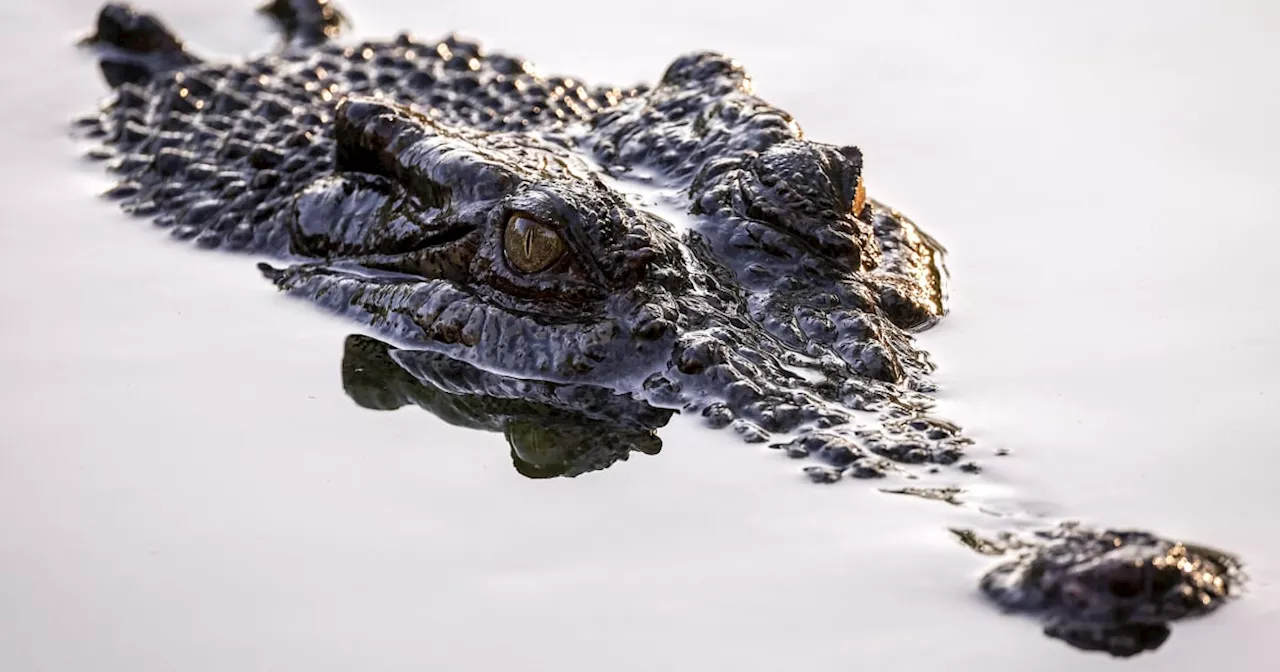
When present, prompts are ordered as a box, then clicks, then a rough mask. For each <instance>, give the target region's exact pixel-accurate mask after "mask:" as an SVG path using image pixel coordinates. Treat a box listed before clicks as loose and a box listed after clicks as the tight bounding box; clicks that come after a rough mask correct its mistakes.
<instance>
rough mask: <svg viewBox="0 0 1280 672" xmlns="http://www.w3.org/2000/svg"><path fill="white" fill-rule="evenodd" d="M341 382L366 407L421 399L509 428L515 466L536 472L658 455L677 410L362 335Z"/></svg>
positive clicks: (486, 426) (454, 419) (432, 408)
mask: <svg viewBox="0 0 1280 672" xmlns="http://www.w3.org/2000/svg"><path fill="white" fill-rule="evenodd" d="M342 387H343V389H344V390H346V393H347V395H348V396H350V397H351V398H352V400H354V401H355V402H356V403H357V404H360V405H361V406H363V407H365V408H370V409H374V410H393V409H397V408H400V407H401V406H405V405H407V404H416V405H417V406H419V407H421V408H422V409H424V410H426V411H429V412H430V413H431V414H432V415H435V416H436V417H438V418H440V419H441V420H444V421H445V422H447V423H449V424H451V425H457V426H459V427H469V428H472V429H481V430H485V431H490V432H502V434H503V436H505V437H506V439H507V443H509V444H510V445H511V461H512V463H513V464H514V466H515V468H516V471H519V472H520V473H521V474H523V475H525V476H528V477H529V478H551V477H554V476H569V477H572V476H577V475H579V474H582V473H585V472H588V471H595V470H597V469H604V468H606V467H608V466H610V465H612V464H614V463H615V462H617V461H619V460H625V459H627V457H628V455H630V454H631V453H632V452H633V451H634V452H640V453H644V454H646V455H654V454H657V453H658V451H660V450H661V449H662V441H661V439H659V438H658V435H657V433H656V430H657V429H658V428H659V427H662V426H663V425H665V424H667V421H668V420H669V419H670V418H671V414H672V411H670V410H662V409H657V408H654V407H652V406H650V405H648V404H646V403H644V402H642V401H637V400H635V399H633V398H631V397H629V396H625V395H620V394H617V393H615V392H613V391H612V390H607V389H605V388H602V387H594V386H590V385H569V384H555V383H547V382H541V381H532V380H521V379H518V378H509V377H507V376H502V375H498V374H494V373H489V372H487V371H482V370H480V369H478V368H476V367H474V366H471V365H470V364H466V363H464V362H460V361H458V360H455V359H450V358H449V357H446V356H444V355H441V354H438V353H434V352H429V351H425V350H401V349H398V348H395V347H393V346H391V345H389V344H387V343H383V342H382V341H379V340H377V339H374V338H369V337H367V336H360V335H351V336H348V337H347V340H346V343H345V345H344V347H343V354H342Z"/></svg>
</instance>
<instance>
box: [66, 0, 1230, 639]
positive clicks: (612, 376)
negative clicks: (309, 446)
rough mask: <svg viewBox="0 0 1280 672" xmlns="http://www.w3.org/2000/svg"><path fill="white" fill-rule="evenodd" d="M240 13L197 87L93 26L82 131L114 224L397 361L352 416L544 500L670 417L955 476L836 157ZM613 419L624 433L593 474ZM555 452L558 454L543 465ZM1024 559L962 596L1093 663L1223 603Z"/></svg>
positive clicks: (524, 76)
mask: <svg viewBox="0 0 1280 672" xmlns="http://www.w3.org/2000/svg"><path fill="white" fill-rule="evenodd" d="M265 9H266V10H267V11H268V13H270V14H271V15H273V16H274V17H275V18H276V19H277V20H278V21H279V23H280V25H281V27H282V28H283V29H284V33H285V43H284V44H283V45H282V46H281V47H280V48H279V49H278V50H276V51H274V52H272V53H269V54H267V55H264V56H259V57H255V58H251V59H249V60H246V61H243V62H237V63H206V62H204V61H202V60H201V59H200V58H199V57H198V56H197V55H194V54H193V53H191V52H190V51H189V50H187V49H186V47H185V46H184V45H183V44H182V42H181V40H179V39H178V38H177V37H175V36H174V35H173V34H172V33H171V32H170V31H169V30H168V29H167V28H165V27H164V25H163V24H162V23H160V22H159V21H158V20H156V19H154V18H153V17H150V16H149V15H146V14H141V13H139V12H136V11H135V10H133V9H131V8H129V7H126V6H122V5H108V6H107V7H106V8H104V10H103V11H102V13H101V14H100V16H99V21H98V26H97V32H96V34H95V35H94V36H93V37H91V38H90V40H89V41H90V42H91V43H93V44H94V45H96V47H97V48H98V49H99V51H100V53H101V55H102V58H101V61H100V63H101V66H102V69H103V73H104V75H105V77H106V79H107V81H108V82H109V83H110V84H111V85H112V87H113V88H114V93H113V95H112V97H111V98H110V99H108V101H107V102H106V103H105V104H104V105H103V107H102V108H101V110H100V112H99V113H98V114H96V115H93V116H92V117H90V118H88V119H86V120H84V121H83V122H82V125H83V126H84V127H85V129H86V131H87V133H88V135H90V136H92V137H95V138H98V139H99V140H100V145H99V147H98V148H97V149H95V150H94V154H95V155H96V156H98V157H99V158H101V159H104V160H106V161H108V166H109V168H110V169H111V170H112V171H113V172H115V173H116V174H118V175H119V176H120V178H121V181H120V182H119V184H118V185H117V186H116V187H114V188H113V189H112V190H110V192H109V193H110V195H111V196H113V197H115V198H119V199H121V200H122V201H123V206H124V207H125V209H126V210H128V211H131V212H134V213H136V214H139V215H144V216H149V217H152V218H153V219H154V221H155V222H156V223H157V224H159V225H162V226H165V227H169V228H170V229H171V230H172V232H173V234H174V235H175V236H177V237H179V238H187V239H191V240H193V241H194V242H195V243H196V244H197V245H200V246H203V247H209V248H222V249H228V250H235V251H243V252H250V253H254V254H258V255H263V256H267V257H269V258H272V259H274V260H276V262H277V263H283V264H284V265H282V266H269V265H264V266H263V270H264V273H265V274H266V275H267V277H268V278H269V279H271V280H272V281H273V282H275V283H276V285H278V286H279V287H280V288H282V289H284V290H286V291H288V292H290V293H292V294H295V295H298V296H301V297H304V298H306V299H308V300H311V301H314V302H316V303H318V304H320V305H322V306H324V307H326V308H328V309H330V310H333V311H335V312H339V313H342V314H345V315H348V316H350V317H352V318H354V319H356V320H358V321H360V322H362V323H365V324H368V325H371V326H373V327H375V328H377V329H378V330H379V331H380V332H381V333H383V334H385V335H386V336H387V337H388V338H391V339H393V340H395V341H396V343H397V345H399V346H401V347H400V348H399V349H395V350H394V351H393V349H392V348H390V346H380V345H376V344H371V343H369V342H363V341H361V342H358V343H357V344H356V346H358V347H354V348H352V347H349V349H348V356H349V357H354V358H355V359H354V360H353V361H360V362H366V361H367V362H368V366H367V367H365V366H361V367H360V368H359V371H355V370H354V369H353V370H352V371H353V376H354V378H351V379H350V380H348V378H347V376H346V373H347V371H348V369H347V368H346V367H345V365H344V381H347V382H351V381H355V382H352V383H351V384H349V385H348V391H349V392H351V393H352V396H353V398H355V399H356V400H357V401H358V402H360V403H362V405H366V406H370V407H395V406H398V405H400V404H403V403H407V401H410V400H412V401H414V402H415V403H419V404H420V405H422V406H423V407H424V408H429V409H431V410H433V411H434V412H438V413H442V417H444V416H447V419H451V420H450V421H457V422H460V423H462V424H470V425H473V426H481V427H487V428H491V429H500V430H501V431H504V432H505V433H507V435H508V438H509V440H511V442H512V447H513V451H514V454H515V456H516V457H517V458H518V459H517V466H520V465H521V464H522V463H523V464H524V465H526V467H528V468H529V469H530V471H531V472H532V473H538V474H542V475H557V474H564V475H573V474H575V473H580V472H581V471H584V470H588V469H591V468H599V467H601V466H607V464H609V463H610V462H612V461H613V460H614V459H618V457H620V456H625V454H626V453H627V452H628V450H632V449H634V450H640V451H642V452H656V450H657V444H656V443H655V442H654V441H655V440H656V437H653V435H652V431H653V429H655V428H656V427H658V426H661V424H663V423H664V422H665V421H666V417H667V416H668V415H669V414H670V412H671V411H675V410H678V411H680V412H684V413H697V414H700V415H701V416H703V417H704V418H705V419H706V422H707V423H708V424H710V425H712V426H715V427H724V426H731V427H732V428H733V429H734V430H735V431H737V432H738V433H739V434H740V435H741V436H742V437H743V438H744V439H746V440H748V441H753V442H763V441H768V440H770V438H771V437H772V436H774V435H779V434H784V433H785V434H787V436H786V437H785V438H786V439H787V440H786V441H782V440H779V441H778V443H777V444H776V445H777V446H778V447H779V448H781V449H784V450H785V451H786V453H787V454H788V455H791V456H793V457H804V458H812V459H814V460H817V461H819V462H821V465H820V466H817V467H813V468H812V469H813V470H812V471H811V475H813V476H814V478H815V480H822V481H827V482H830V481H835V480H839V479H841V478H844V477H858V478H874V477H878V476H882V475H884V473H885V472H886V471H889V470H902V469H906V470H908V471H910V470H912V469H916V470H918V471H920V472H922V473H923V472H928V471H932V470H937V469H941V468H945V467H947V466H948V465H958V466H959V467H960V468H963V469H964V470H966V471H976V470H977V467H976V465H973V464H972V463H968V462H964V460H963V455H964V449H965V447H966V445H967V444H968V440H967V439H966V438H965V437H963V436H962V435H961V434H960V433H959V430H958V428H956V427H955V426H954V425H951V424H949V423H946V422H943V421H940V420H937V419H933V418H930V417H928V415H927V409H928V407H929V405H930V401H929V398H928V396H927V395H928V393H929V392H931V391H932V385H931V383H930V382H929V380H928V374H929V372H930V370H931V368H932V367H931V364H930V363H929V361H928V359H927V357H926V355H925V354H924V353H923V352H921V351H920V350H918V349H917V348H916V347H915V345H914V343H913V341H912V338H911V336H910V332H911V331H913V330H918V329H922V328H926V327H928V326H930V325H931V324H933V323H934V322H935V321H936V320H937V319H939V318H940V317H941V316H942V315H943V313H944V312H945V270H944V269H943V266H942V248H941V247H940V246H939V245H938V244H937V243H936V242H934V241H933V240H932V239H931V238H929V237H928V236H927V235H925V234H924V233H923V232H921V231H920V230H919V229H918V228H917V227H916V226H915V225H914V224H913V223H912V222H911V221H910V220H908V219H907V218H906V217H904V216H902V215H901V214H900V213H898V212H896V211H894V210H892V209H891V208H888V207H887V206H885V205H883V204H880V203H878V202H876V201H874V200H872V199H869V198H868V197H867V195H866V188H865V185H864V183H863V161H862V155H861V152H859V150H857V149H856V148H855V147H850V146H836V145H828V144H823V143H818V142H814V141H811V140H810V139H808V138H806V137H805V136H804V134H803V133H802V131H801V130H800V127H799V126H798V124H796V123H795V121H794V120H793V119H792V118H791V116H790V115H789V114H787V113H786V112H785V111H783V110H780V109H778V108H776V107H774V106H772V105H769V104H768V103H767V102H765V101H763V100H761V99H759V98H757V97H755V96H754V95H753V94H752V91H751V82H750V79H749V77H748V76H747V74H746V73H745V71H744V70H743V69H742V67H741V66H740V65H739V64H738V63H737V62H735V61H733V60H732V59H730V58H727V57H725V56H722V55H719V54H714V53H707V52H703V53H694V54H690V55H686V56H683V57H681V58H678V59H677V60H675V61H674V62H673V63H671V65H670V66H669V67H668V68H667V69H666V71H665V73H664V74H663V76H662V78H661V79H660V80H659V82H658V83H657V84H656V85H655V86H654V87H652V88H648V87H636V88H632V89H626V90H622V89H615V88H607V87H594V86H590V85H587V84H585V83H583V82H580V81H577V80H574V79H571V78H565V77H548V76H542V75H539V74H537V73H536V72H535V71H534V69H533V68H532V66H530V65H529V64H528V63H526V62H525V61H523V60H521V59H518V58H513V57H509V56H505V55H501V54H489V53H485V52H484V51H483V50H482V49H481V48H480V46H479V45H477V44H475V43H472V42H469V41H465V40H461V39H458V38H454V37H450V38H447V39H445V40H443V41H440V42H422V41H418V40H415V39H413V38H411V37H409V36H407V35H403V36H400V37H397V38H395V39H394V40H390V41H382V42H366V43H362V44H349V45H348V44H337V43H335V42H333V41H332V38H334V37H335V36H336V35H337V33H338V31H339V29H340V27H341V25H342V19H341V15H340V14H339V13H338V12H336V11H335V10H334V8H333V7H332V6H331V5H330V4H328V3H327V2H325V1H323V0H276V1H275V2H274V3H272V4H270V5H268V6H267V7H266V8H265ZM663 213H675V215H674V216H671V215H664V214H663ZM415 351H417V352H415ZM353 353H354V354H353ZM367 371H372V372H374V374H369V375H373V376H374V377H373V379H372V380H375V381H377V382H378V385H369V384H366V383H367V382H368V381H369V380H370V378H368V376H366V372H367ZM357 373H358V374H359V375H355V374H357ZM375 374H376V375H375ZM362 376H364V377H362ZM360 381H365V382H360ZM391 381H395V382H394V383H393V382H391ZM379 385H381V389H384V390H386V391H388V392H387V393H386V395H385V396H384V395H383V394H381V393H377V392H375V391H374V390H377V389H380V388H379ZM395 390H398V392H394V393H393V392H392V391H395ZM459 395H461V396H459ZM494 398H499V399H501V401H497V402H495V401H492V399H494ZM478 399H479V400H481V401H477V400H478ZM441 409H445V410H443V411H442V410H441ZM494 409H497V410H494ZM538 409H550V410H545V411H544V410H538ZM602 409H603V410H602ZM609 409H615V410H609ZM617 409H621V410H617ZM482 410H483V411H484V412H483V413H481V411H482ZM605 411H608V412H605ZM664 413H665V415H664ZM482 416H483V417H485V418H498V419H497V420H492V421H491V420H486V419H482ZM530 417H532V418H542V419H544V420H545V419H548V418H552V419H554V422H556V423H559V424H560V425H562V426H563V427H565V428H567V429H566V431H565V432H562V433H561V434H560V435H556V436H551V437H550V438H547V435H546V434H545V433H541V432H538V431H533V430H532V429H531V428H532V427H534V426H535V425H537V424H538V423H536V422H534V423H531V422H529V421H528V420H527V418H530ZM620 419H621V420H622V422H621V426H622V427H623V429H624V431H622V432H621V434H622V435H624V436H625V437H628V438H626V439H625V440H621V441H619V442H618V443H616V444H614V445H610V446H609V448H611V450H605V451H595V450H592V449H590V448H591V446H590V445H589V444H590V440H591V437H593V436H609V435H607V434H606V433H604V432H602V431H600V429H599V428H600V427H601V426H602V425H601V424H600V423H602V422H604V423H606V424H608V423H612V425H611V426H614V427H615V428H616V427H618V426H620V425H619V422H620ZM576 428H582V429H581V430H580V431H579V430H578V429H576ZM618 435H619V432H617V431H615V432H614V433H613V434H612V436H614V437H616V436H618ZM553 443H560V444H564V445H569V446H570V447H571V448H572V450H568V451H567V453H566V454H567V455H568V456H560V457H555V458H554V459H551V458H546V457H545V451H544V450H542V448H544V447H545V446H547V445H549V444H553ZM619 446H621V447H622V448H621V449H620V450H619V449H618V447H619ZM579 448H581V449H579ZM522 451H523V452H522ZM583 455H585V456H588V457H585V458H583V457H581V456H583ZM529 465H533V466H529ZM547 465H553V466H550V467H549V466H547ZM987 547H988V548H992V547H993V546H991V545H988V546H987ZM1175 547H1176V548H1181V549H1182V550H1181V551H1179V552H1180V553H1182V555H1178V556H1177V559H1176V560H1175V561H1174V562H1173V564H1172V565H1170V564H1169V561H1168V559H1169V558H1170V557H1173V555H1171V554H1173V553H1174V551H1173V549H1174V548H1175ZM1064 548H1066V549H1069V552H1064V551H1063V550H1062V549H1064ZM1021 552H1022V555H1021V556H1020V558H1019V559H1017V560H1015V561H1013V562H1011V563H1008V564H1006V565H1002V566H1000V567H998V568H996V569H995V570H993V571H992V573H991V574H989V575H988V577H987V578H986V579H984V582H983V587H984V591H985V592H986V593H987V594H988V595H989V596H991V597H992V598H993V599H995V600H996V601H997V602H998V603H1000V604H1001V605H1003V606H1005V607H1007V608H1010V609H1015V610H1020V611H1028V612H1034V613H1037V614H1041V615H1043V616H1045V617H1046V622H1047V623H1049V624H1050V629H1049V630H1048V631H1049V632H1050V633H1051V634H1055V636H1059V637H1061V638H1063V639H1065V640H1066V641H1069V642H1071V643H1073V644H1076V645H1078V646H1083V647H1085V648H1101V649H1105V650H1108V651H1111V652H1113V653H1117V654H1128V653H1136V652H1137V651H1141V650H1143V649H1146V648H1153V647H1154V646H1156V645H1158V644H1159V643H1160V641H1163V638H1162V637H1156V636H1154V635H1152V634H1151V633H1152V632H1158V631H1160V630H1161V629H1163V632H1164V633H1165V634H1166V635H1167V632H1168V630H1167V626H1166V625H1165V624H1166V623H1167V622H1168V621H1170V620H1174V619H1176V618H1181V617H1183V616H1189V615H1196V614H1199V613H1205V612H1207V611H1210V610H1212V609H1214V608H1216V607H1217V606H1218V605H1219V604H1220V603H1221V602H1222V599H1223V598H1224V597H1225V596H1226V595H1227V594H1228V592H1229V583H1230V581H1231V580H1232V579H1233V578H1234V566H1233V565H1232V563H1231V562H1230V561H1229V560H1228V559H1227V558H1226V557H1225V556H1221V555H1220V554H1213V553H1210V552H1208V551H1203V550H1192V549H1190V548H1189V547H1186V546H1179V545H1176V544H1174V543H1173V542H1167V541H1164V540H1161V539H1159V538H1157V537H1154V536H1151V535H1144V534H1140V533H1115V532H1096V531H1090V530H1085V529H1080V528H1062V529H1060V530H1057V531H1055V532H1054V533H1052V534H1047V536H1046V538H1044V539H1040V540H1033V541H1031V542H1030V544H1029V545H1023V546H1022V548H1021ZM1170 567H1172V569H1169V568H1170ZM1135 572H1136V573H1137V574H1136V575H1137V576H1139V577H1140V580H1134V579H1133V576H1132V575H1134V574H1135ZM1148 574H1150V575H1151V576H1153V577H1158V578H1159V580H1158V581H1156V580H1155V579H1150V580H1148V579H1147V578H1145V577H1147V575H1148ZM1206 576H1209V577H1210V578H1208V579H1206V578H1205V577H1206ZM1214 579H1216V581H1215V580H1214ZM1135 586H1136V587H1135ZM1117 587H1118V588H1117ZM1135 632H1137V633H1142V636H1140V637H1136V636H1135V634H1134V633H1135ZM1135 641H1137V643H1134V642H1135Z"/></svg>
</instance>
